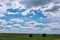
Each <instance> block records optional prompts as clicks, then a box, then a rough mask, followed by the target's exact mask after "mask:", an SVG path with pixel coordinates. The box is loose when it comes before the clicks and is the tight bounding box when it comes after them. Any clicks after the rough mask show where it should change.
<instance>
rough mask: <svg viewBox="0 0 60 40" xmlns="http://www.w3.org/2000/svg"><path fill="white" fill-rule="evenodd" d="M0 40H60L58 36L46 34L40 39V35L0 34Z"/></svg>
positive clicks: (59, 35)
mask: <svg viewBox="0 0 60 40" xmlns="http://www.w3.org/2000/svg"><path fill="white" fill-rule="evenodd" d="M0 40H60V34H47V37H42V34H33V37H29V34H0Z"/></svg>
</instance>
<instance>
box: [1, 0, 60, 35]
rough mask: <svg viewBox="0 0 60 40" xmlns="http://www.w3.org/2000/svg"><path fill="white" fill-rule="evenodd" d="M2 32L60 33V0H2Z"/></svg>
mask: <svg viewBox="0 0 60 40" xmlns="http://www.w3.org/2000/svg"><path fill="white" fill-rule="evenodd" d="M0 33H23V34H25V33H28V34H30V33H32V34H43V33H47V34H60V0H0Z"/></svg>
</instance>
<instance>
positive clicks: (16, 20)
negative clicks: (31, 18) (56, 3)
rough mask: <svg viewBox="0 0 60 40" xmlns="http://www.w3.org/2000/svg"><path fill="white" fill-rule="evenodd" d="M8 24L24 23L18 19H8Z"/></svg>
mask: <svg viewBox="0 0 60 40" xmlns="http://www.w3.org/2000/svg"><path fill="white" fill-rule="evenodd" d="M10 22H13V23H14V22H16V23H20V22H24V20H21V19H18V18H14V19H10Z"/></svg>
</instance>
